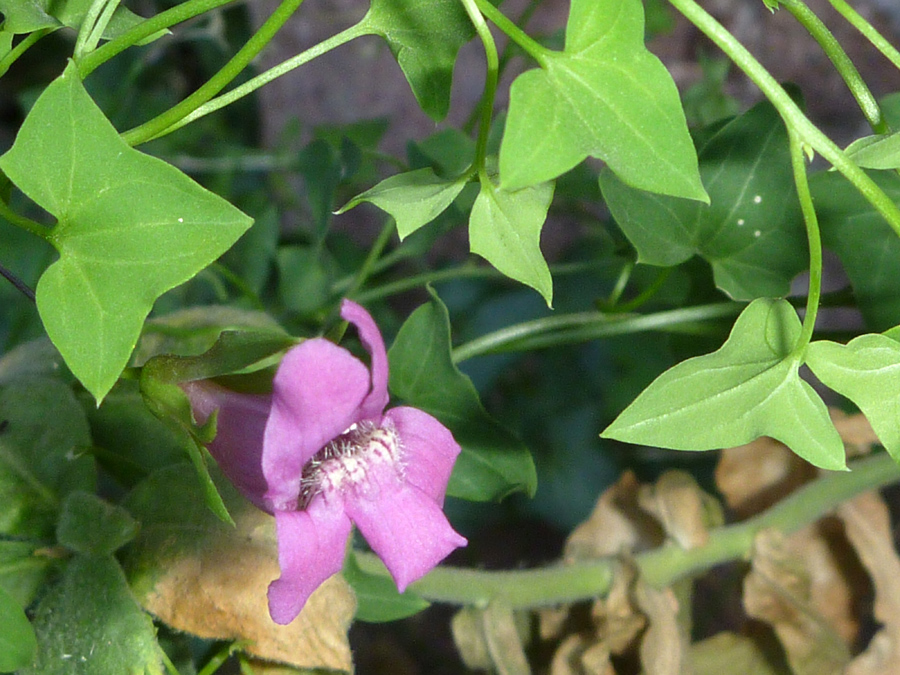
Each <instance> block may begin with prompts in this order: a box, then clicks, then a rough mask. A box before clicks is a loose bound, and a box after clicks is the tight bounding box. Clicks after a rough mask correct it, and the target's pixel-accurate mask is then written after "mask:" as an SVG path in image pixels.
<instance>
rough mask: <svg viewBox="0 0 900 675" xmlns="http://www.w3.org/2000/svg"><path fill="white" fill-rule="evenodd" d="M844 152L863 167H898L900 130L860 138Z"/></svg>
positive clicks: (899, 159)
mask: <svg viewBox="0 0 900 675" xmlns="http://www.w3.org/2000/svg"><path fill="white" fill-rule="evenodd" d="M845 152H846V153H847V156H848V157H849V158H850V159H852V160H853V161H854V162H856V164H857V165H858V166H860V167H862V168H863V169H900V132H894V133H892V134H887V135H884V136H866V137H865V138H860V139H858V140H856V141H854V142H853V143H851V144H850V145H849V146H847V149H846V150H845Z"/></svg>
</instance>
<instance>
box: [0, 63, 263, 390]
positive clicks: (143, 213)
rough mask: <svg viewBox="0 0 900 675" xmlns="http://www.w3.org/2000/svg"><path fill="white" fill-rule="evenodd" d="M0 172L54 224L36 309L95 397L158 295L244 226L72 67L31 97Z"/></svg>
mask: <svg viewBox="0 0 900 675" xmlns="http://www.w3.org/2000/svg"><path fill="white" fill-rule="evenodd" d="M0 169H2V170H3V171H4V172H5V173H6V175H7V176H9V178H10V179H11V180H12V181H13V182H14V183H15V184H16V185H17V186H18V187H19V189H21V190H22V192H24V193H25V194H26V195H28V196H29V197H30V198H31V199H33V200H34V201H35V202H37V204H39V205H40V206H42V207H43V208H44V209H46V210H47V211H49V212H50V213H51V214H53V215H54V216H56V218H57V219H58V223H57V225H56V226H55V227H54V228H53V230H52V231H50V233H49V237H48V239H49V240H50V242H51V243H52V244H53V245H54V246H55V247H56V249H57V250H58V251H59V254H60V258H59V260H58V261H57V262H55V263H53V264H52V265H51V266H50V267H49V268H48V269H47V271H46V272H44V274H43V276H42V277H41V279H40V281H39V283H38V286H37V303H38V311H39V312H40V315H41V319H42V320H43V322H44V326H45V327H46V329H47V333H48V335H49V336H50V339H51V340H53V343H54V344H55V345H56V346H57V348H58V349H59V351H60V353H61V354H62V355H63V358H64V359H65V360H66V363H67V364H68V366H69V367H70V368H71V370H72V372H73V373H74V374H75V375H76V376H77V377H78V379H79V380H81V382H82V383H83V384H84V385H85V387H86V388H87V389H88V390H89V391H90V392H91V393H92V394H93V395H94V396H95V397H96V398H97V400H98V401H99V400H102V399H103V397H104V396H105V395H106V393H107V392H108V391H109V390H110V388H111V387H112V386H113V384H114V383H115V381H116V379H117V378H118V376H119V373H121V372H122V369H123V368H124V367H125V365H126V364H127V362H128V358H129V355H130V354H131V352H132V350H133V349H134V345H135V343H136V341H137V338H138V336H139V334H140V331H141V326H142V325H143V322H144V319H145V318H146V317H147V314H148V313H149V312H150V309H151V308H152V306H153V303H154V302H155V301H156V298H157V297H159V296H160V295H162V294H163V293H164V292H166V291H167V290H169V289H170V288H173V287H175V286H177V285H179V284H181V283H183V282H185V281H187V280H188V279H190V278H191V277H192V276H194V275H195V274H196V273H197V272H199V271H200V270H202V269H203V268H204V267H206V266H207V265H209V264H210V263H211V262H213V261H214V260H215V259H216V258H218V257H219V256H220V255H221V254H222V253H224V252H225V251H226V250H227V249H228V248H229V247H230V246H231V245H232V244H233V243H234V242H235V241H236V240H237V238H238V237H239V236H240V235H241V234H242V233H243V232H244V231H245V230H246V229H247V228H248V227H250V225H251V223H252V220H251V219H250V218H248V217H247V216H245V215H244V214H243V213H241V212H240V211H238V210H237V209H236V208H234V207H233V206H231V205H230V204H229V203H228V202H226V201H225V200H223V199H221V198H220V197H218V196H216V195H214V194H213V193H211V192H209V191H207V190H205V189H204V188H202V187H200V186H199V185H198V184H196V183H195V182H193V181H192V180H191V179H190V178H188V177H187V176H186V175H184V174H183V173H181V172H180V171H178V170H177V169H176V168H174V167H172V166H170V165H168V164H166V163H164V162H162V161H160V160H158V159H155V158H153V157H150V156H147V155H144V154H142V153H140V152H138V151H137V150H134V149H132V148H130V147H129V146H128V145H127V144H126V143H125V142H124V141H122V139H121V138H120V137H119V135H118V133H117V132H116V130H115V129H114V128H113V126H112V125H111V124H110V123H109V121H108V120H107V119H106V117H104V115H103V113H102V112H101V111H100V109H99V108H98V107H97V106H96V105H95V104H94V102H93V101H92V100H91V99H90V97H89V96H88V95H87V92H85V90H84V87H83V85H82V84H81V81H80V79H79V78H78V75H77V70H76V69H75V67H74V66H73V65H71V64H70V65H69V67H68V68H67V69H66V71H65V73H63V75H62V76H60V77H59V78H58V79H57V80H56V81H55V82H53V83H52V84H50V85H49V86H48V87H47V89H46V90H45V91H44V93H43V94H42V95H41V96H40V98H39V99H38V100H37V102H36V103H35V105H34V107H33V108H32V110H31V112H30V113H29V115H28V117H27V119H26V120H25V122H24V123H23V124H22V128H21V130H20V131H19V135H18V137H17V138H16V142H15V144H14V145H13V147H12V148H11V149H10V150H9V151H8V152H7V153H6V154H5V155H3V156H2V157H0Z"/></svg>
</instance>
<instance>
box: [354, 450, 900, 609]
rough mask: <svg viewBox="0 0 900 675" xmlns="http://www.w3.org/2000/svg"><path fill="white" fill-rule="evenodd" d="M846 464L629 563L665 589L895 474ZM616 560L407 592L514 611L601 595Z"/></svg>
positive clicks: (470, 575)
mask: <svg viewBox="0 0 900 675" xmlns="http://www.w3.org/2000/svg"><path fill="white" fill-rule="evenodd" d="M851 469H852V471H851V472H849V473H847V472H833V473H826V474H823V475H822V476H821V477H820V478H817V479H816V480H814V481H812V482H811V483H808V484H807V485H805V486H803V487H802V488H800V489H798V490H797V491H795V492H794V493H792V494H791V495H789V496H788V497H786V498H785V499H783V500H781V501H780V502H778V503H777V504H776V505H775V506H773V507H772V508H770V509H769V510H767V511H765V512H763V513H762V514H760V515H758V516H755V517H754V518H751V519H749V520H746V521H744V522H741V523H737V524H735V525H727V526H724V527H719V528H715V529H713V530H711V531H710V537H709V542H708V543H707V544H705V545H704V546H699V547H697V548H693V549H683V548H681V547H679V546H676V545H674V544H667V545H664V546H662V547H660V548H658V549H654V550H652V551H648V552H646V553H642V554H640V555H637V556H635V562H636V563H637V565H638V567H639V568H640V570H641V574H642V576H643V578H644V579H645V580H646V581H647V582H648V583H649V584H651V585H653V586H656V587H659V588H664V587H666V586H670V585H671V584H673V583H674V582H676V581H678V580H679V579H684V578H687V577H691V576H693V575H696V574H698V573H700V572H703V571H705V570H707V569H709V568H710V567H712V566H714V565H718V564H721V563H725V562H729V561H731V560H736V559H739V558H743V557H746V556H747V555H749V554H750V553H751V550H752V546H753V540H754V537H755V536H756V534H757V533H758V532H760V531H761V530H764V529H769V528H774V529H777V530H780V531H782V532H783V533H784V534H791V533H793V532H796V531H797V530H799V529H801V528H802V527H805V526H806V525H809V524H810V523H813V522H815V521H816V520H818V519H819V518H821V517H822V516H823V515H825V514H827V513H828V512H830V511H831V510H832V509H834V508H835V507H836V506H837V505H838V504H840V503H842V502H844V501H846V500H848V499H852V498H853V497H855V496H857V495H859V494H861V493H863V492H868V491H870V490H875V489H878V488H880V487H881V486H883V485H887V484H889V483H893V482H895V481H897V480H900V467H898V466H897V464H896V463H895V462H894V460H893V459H892V458H891V457H890V456H888V455H887V454H886V453H881V454H879V455H877V456H873V457H868V458H866V459H862V460H859V461H857V462H854V463H852V464H851ZM356 560H357V562H358V563H359V566H360V567H361V568H362V569H363V570H364V571H366V572H369V573H372V574H380V575H384V576H386V575H387V571H386V570H385V568H384V565H383V564H382V563H381V561H380V560H379V559H378V558H376V557H375V556H374V555H373V554H371V553H357V555H356ZM616 565H617V560H616V559H614V558H602V559H599V560H595V561H581V562H574V563H571V564H559V565H555V566H550V567H543V568H537V569H530V570H516V571H503V572H492V571H486V570H475V569H463V568H458V567H444V566H441V567H437V568H435V569H434V570H432V571H431V572H429V573H428V574H426V575H425V576H424V577H423V578H422V579H420V580H419V581H417V582H415V583H413V584H411V585H410V590H412V591H414V592H415V593H417V594H418V595H420V596H422V597H423V598H425V599H426V600H431V601H434V602H444V603H448V604H452V605H475V606H484V605H486V604H487V603H488V602H490V601H491V600H492V599H493V598H497V597H502V598H503V599H504V600H505V601H507V602H508V603H509V604H510V605H511V606H512V608H513V609H530V608H534V607H545V606H550V605H558V604H562V603H570V602H579V601H583V600H590V599H593V598H596V597H598V596H602V595H604V594H606V593H607V592H608V591H609V589H610V587H611V585H612V581H613V576H614V574H615V569H616Z"/></svg>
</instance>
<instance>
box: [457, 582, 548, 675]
mask: <svg viewBox="0 0 900 675" xmlns="http://www.w3.org/2000/svg"><path fill="white" fill-rule="evenodd" d="M523 619H524V620H525V621H527V619H528V617H527V615H525V614H516V613H515V612H513V610H512V609H511V608H510V606H509V604H508V603H506V602H504V601H503V600H501V599H499V598H498V599H494V600H492V601H491V602H490V603H489V604H488V606H487V607H485V608H477V607H466V608H464V609H462V610H460V611H459V612H457V613H456V614H455V615H454V617H453V620H452V622H451V629H452V631H453V638H454V640H455V642H456V646H457V649H459V651H460V654H461V656H462V659H463V663H465V664H466V666H467V667H468V668H471V669H475V670H492V671H495V672H497V673H498V674H499V675H528V674H529V673H530V672H531V668H530V667H529V665H528V659H527V658H526V656H525V649H524V647H523V645H522V635H523V634H526V635H527V632H528V630H527V628H528V627H527V625H523V624H522V620H523Z"/></svg>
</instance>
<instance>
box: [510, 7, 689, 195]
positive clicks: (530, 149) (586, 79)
mask: <svg viewBox="0 0 900 675" xmlns="http://www.w3.org/2000/svg"><path fill="white" fill-rule="evenodd" d="M541 65H542V67H541V68H539V69H535V70H529V71H528V72H525V73H523V74H521V75H519V77H517V78H516V80H515V82H513V84H512V87H511V89H510V103H509V115H508V117H507V120H506V131H505V133H504V136H503V143H502V145H501V147H500V177H501V185H502V186H503V187H504V188H507V189H510V190H514V189H517V188H522V187H526V186H529V185H536V184H538V183H542V182H544V181H548V180H551V179H553V178H556V177H557V176H559V175H560V174H562V173H564V172H566V171H568V170H569V169H571V168H572V167H574V166H575V165H576V164H578V163H579V162H581V161H582V160H584V159H585V158H586V157H588V156H591V157H598V158H600V159H602V160H604V161H605V162H606V163H607V165H608V166H609V167H610V168H611V169H612V170H613V171H615V172H616V174H617V175H618V176H619V178H621V179H622V180H623V181H624V182H625V183H628V184H629V185H633V186H634V187H639V188H641V189H644V190H649V191H651V192H658V193H661V194H669V195H675V196H678V197H687V198H689V199H698V200H700V201H707V196H706V192H705V191H704V189H703V185H702V184H701V182H700V175H699V173H698V171H697V155H696V153H695V151H694V145H693V143H692V142H691V138H690V135H689V134H688V129H687V123H686V121H685V118H684V112H683V110H682V108H681V102H680V99H679V96H678V90H677V89H676V87H675V83H674V82H673V81H672V78H671V77H670V76H669V73H668V71H667V70H666V68H665V66H663V64H662V63H661V62H660V61H659V59H657V58H656V57H655V56H654V55H653V54H651V53H650V52H649V51H647V49H646V48H645V47H644V12H643V6H642V4H641V2H640V0H605V1H604V2H597V0H572V4H571V10H570V13H569V21H568V24H567V26H566V46H565V50H564V51H562V52H551V51H548V52H546V53H545V56H544V60H543V63H542V64H541Z"/></svg>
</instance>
